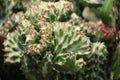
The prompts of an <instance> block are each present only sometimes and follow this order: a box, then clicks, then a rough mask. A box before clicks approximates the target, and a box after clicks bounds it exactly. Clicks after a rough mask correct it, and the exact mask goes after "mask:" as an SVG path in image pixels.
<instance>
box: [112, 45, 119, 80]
mask: <svg viewBox="0 0 120 80" xmlns="http://www.w3.org/2000/svg"><path fill="white" fill-rule="evenodd" d="M119 55H120V45H118V46H117V48H116V51H115V56H114V59H113V61H114V62H113V65H112V71H113V77H114V80H118V79H120V73H119V72H120V68H119V66H120V64H119Z"/></svg>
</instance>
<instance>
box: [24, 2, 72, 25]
mask: <svg viewBox="0 0 120 80" xmlns="http://www.w3.org/2000/svg"><path fill="white" fill-rule="evenodd" d="M72 12H73V5H72V3H70V2H68V1H59V2H49V3H47V2H43V1H41V2H39V3H32V5H29V6H28V11H27V12H26V14H25V16H26V17H27V18H31V17H32V16H34V15H36V14H37V15H38V16H39V20H41V21H47V22H50V23H51V22H54V21H66V20H68V19H69V18H70V15H71V13H72Z"/></svg>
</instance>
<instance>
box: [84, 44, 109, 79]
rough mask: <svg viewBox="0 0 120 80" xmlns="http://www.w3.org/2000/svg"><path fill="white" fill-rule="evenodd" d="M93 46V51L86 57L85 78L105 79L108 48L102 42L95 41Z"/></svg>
mask: <svg viewBox="0 0 120 80" xmlns="http://www.w3.org/2000/svg"><path fill="white" fill-rule="evenodd" d="M91 47H92V50H91V52H92V53H91V54H90V55H89V56H88V57H87V58H86V63H87V64H86V67H85V75H84V77H85V80H88V79H90V80H104V79H105V75H106V72H105V63H106V62H105V61H106V59H107V58H106V57H107V53H108V52H107V48H106V46H105V45H104V44H103V43H100V42H96V43H93V44H92V45H91Z"/></svg>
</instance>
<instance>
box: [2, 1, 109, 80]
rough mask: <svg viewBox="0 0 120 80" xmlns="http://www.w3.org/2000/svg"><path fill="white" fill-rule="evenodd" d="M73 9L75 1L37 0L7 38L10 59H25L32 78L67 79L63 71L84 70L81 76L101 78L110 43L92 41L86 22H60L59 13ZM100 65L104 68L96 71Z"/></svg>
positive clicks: (27, 70)
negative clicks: (87, 32) (45, 0)
mask: <svg viewBox="0 0 120 80" xmlns="http://www.w3.org/2000/svg"><path fill="white" fill-rule="evenodd" d="M64 2H65V3H64ZM58 3H60V4H58ZM38 4H39V5H38ZM40 4H41V5H40ZM43 4H44V5H43ZM65 4H66V5H65ZM68 4H69V6H70V7H69V6H68ZM35 5H36V6H35ZM59 5H62V7H59ZM51 6H52V7H51ZM65 6H67V8H65ZM49 7H50V8H49ZM53 8H54V9H53ZM56 9H57V10H59V11H58V12H57V10H56ZM69 10H70V11H71V10H72V5H71V3H69V2H67V1H60V2H56V3H51V2H49V3H46V2H40V3H33V5H31V6H30V8H28V11H27V12H26V13H25V16H24V17H23V19H22V21H21V22H20V24H19V25H18V27H17V29H16V30H15V32H12V33H9V34H8V36H7V39H6V41H5V42H4V45H5V47H6V48H5V50H6V62H9V63H17V62H19V63H21V69H22V70H23V73H24V74H25V76H26V78H27V79H28V80H63V78H62V79H61V74H62V75H64V74H65V75H66V74H70V75H72V76H73V75H75V74H76V73H80V74H82V73H83V74H82V76H79V78H82V77H84V78H83V79H86V80H87V79H88V78H90V79H91V80H92V79H99V78H97V77H98V75H99V74H100V75H101V74H104V73H102V72H103V68H102V67H101V65H104V60H105V58H106V53H107V52H106V47H105V46H104V44H102V43H91V42H90V40H89V38H88V37H87V36H86V33H85V31H84V29H83V31H82V28H81V26H82V27H83V26H85V25H84V24H83V23H84V22H83V23H82V22H81V23H78V24H77V25H76V24H73V23H70V22H69V21H68V20H66V19H65V20H66V22H59V21H61V20H59V19H60V17H59V16H60V15H61V14H62V15H66V14H67V13H69ZM66 11H68V12H66ZM49 14H50V15H49ZM53 14H55V15H53ZM68 16H69V17H70V16H71V15H68ZM52 17H55V19H54V18H52ZM58 18H59V19H58ZM48 19H49V20H50V21H49V20H48ZM51 19H54V20H51ZM47 20H48V21H47ZM76 20H78V21H79V19H76ZM83 28H84V27H83ZM91 30H92V29H91ZM84 33H85V34H84ZM16 55H17V56H16ZM96 61H97V63H96ZM93 63H96V65H97V67H96V66H95V65H94V64H93ZM85 64H86V65H85ZM91 64H92V65H91ZM96 68H97V69H100V70H97V71H98V72H96ZM91 69H92V70H91ZM84 71H85V72H86V73H87V75H86V74H84ZM81 72H82V73H81ZM89 72H91V73H89ZM95 73H96V74H95ZM94 74H95V76H94ZM65 75H64V76H65ZM78 75H79V74H77V75H75V76H76V77H78ZM83 75H84V76H83ZM96 76H97V77H96ZM79 78H78V79H79ZM100 78H101V76H100ZM102 78H103V77H102ZM78 79H76V80H78ZM66 80H67V79H66Z"/></svg>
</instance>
